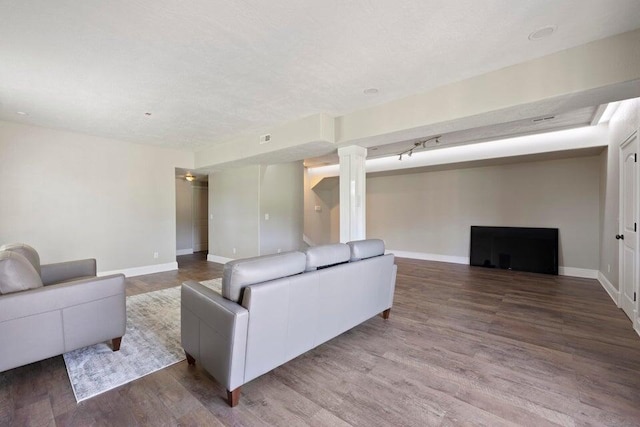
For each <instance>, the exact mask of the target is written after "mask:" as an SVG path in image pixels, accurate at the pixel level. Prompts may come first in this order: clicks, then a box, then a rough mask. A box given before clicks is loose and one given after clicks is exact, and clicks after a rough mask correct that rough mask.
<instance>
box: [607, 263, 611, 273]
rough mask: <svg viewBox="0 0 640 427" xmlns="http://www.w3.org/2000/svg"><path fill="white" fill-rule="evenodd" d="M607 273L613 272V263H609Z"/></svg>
mask: <svg viewBox="0 0 640 427" xmlns="http://www.w3.org/2000/svg"><path fill="white" fill-rule="evenodd" d="M607 273H611V264H607Z"/></svg>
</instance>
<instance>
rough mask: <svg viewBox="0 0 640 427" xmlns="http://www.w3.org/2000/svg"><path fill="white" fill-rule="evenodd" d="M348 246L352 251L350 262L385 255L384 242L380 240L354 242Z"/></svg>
mask: <svg viewBox="0 0 640 427" xmlns="http://www.w3.org/2000/svg"><path fill="white" fill-rule="evenodd" d="M347 245H349V248H350V249H351V258H350V261H358V260H361V259H367V258H372V257H374V256H380V255H384V241H383V240H380V239H366V240H354V241H353V242H349V243H347Z"/></svg>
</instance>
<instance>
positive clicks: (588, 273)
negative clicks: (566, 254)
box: [558, 266, 598, 279]
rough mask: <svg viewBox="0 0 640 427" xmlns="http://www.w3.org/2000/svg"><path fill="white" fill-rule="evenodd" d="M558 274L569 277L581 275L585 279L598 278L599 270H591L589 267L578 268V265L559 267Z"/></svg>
mask: <svg viewBox="0 0 640 427" xmlns="http://www.w3.org/2000/svg"><path fill="white" fill-rule="evenodd" d="M558 274H559V275H560V276H569V277H581V278H583V279H597V278H598V270H591V269H588V268H576V267H562V266H560V267H558Z"/></svg>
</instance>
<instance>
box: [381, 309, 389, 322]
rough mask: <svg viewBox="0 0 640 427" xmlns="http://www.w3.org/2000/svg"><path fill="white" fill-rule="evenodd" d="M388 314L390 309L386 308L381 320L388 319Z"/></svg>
mask: <svg viewBox="0 0 640 427" xmlns="http://www.w3.org/2000/svg"><path fill="white" fill-rule="evenodd" d="M389 313H391V309H390V308H387V309H386V310H385V311H383V312H382V318H383V319H385V320H386V319H388V318H389Z"/></svg>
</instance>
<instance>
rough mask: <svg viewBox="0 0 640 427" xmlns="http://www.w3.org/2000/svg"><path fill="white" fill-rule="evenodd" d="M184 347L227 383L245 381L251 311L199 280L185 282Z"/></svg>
mask: <svg viewBox="0 0 640 427" xmlns="http://www.w3.org/2000/svg"><path fill="white" fill-rule="evenodd" d="M180 312H181V322H182V325H181V328H182V333H181V336H182V346H183V347H184V349H185V351H186V352H187V353H188V354H189V355H191V356H193V357H194V358H195V359H196V360H197V361H199V362H200V363H201V364H202V366H203V367H204V368H205V369H206V370H207V371H208V372H209V373H210V374H211V375H212V376H213V377H214V378H215V379H216V380H218V382H220V384H222V385H224V386H225V387H226V388H227V390H235V389H236V388H237V387H239V386H241V385H242V384H244V367H245V356H246V348H247V329H248V326H249V311H248V310H247V309H246V308H244V307H242V306H241V305H240V304H237V303H235V302H233V301H230V300H227V299H225V298H223V297H222V296H221V295H219V294H217V293H216V292H214V291H212V290H211V289H209V288H207V287H205V286H202V285H201V284H200V283H198V282H193V281H188V282H185V283H183V284H182V291H181V310H180Z"/></svg>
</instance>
